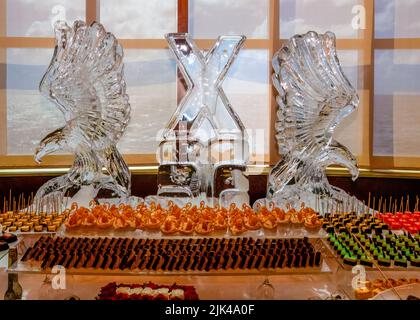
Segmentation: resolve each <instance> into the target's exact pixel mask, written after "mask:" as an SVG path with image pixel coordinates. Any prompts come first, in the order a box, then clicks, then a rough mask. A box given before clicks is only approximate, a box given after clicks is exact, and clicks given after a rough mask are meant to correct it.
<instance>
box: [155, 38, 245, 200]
mask: <svg viewBox="0 0 420 320" xmlns="http://www.w3.org/2000/svg"><path fill="white" fill-rule="evenodd" d="M166 39H167V41H168V43H169V46H170V49H171V50H172V51H173V53H174V54H175V57H176V60H177V64H178V67H179V68H180V70H181V72H182V74H183V76H184V78H185V80H186V81H187V85H188V92H187V94H186V95H185V97H184V98H183V99H182V101H181V102H180V104H179V106H178V108H177V109H176V111H175V113H174V114H173V116H172V118H171V120H170V121H169V123H168V125H167V126H166V129H165V130H164V133H163V137H162V138H163V139H162V140H163V141H162V143H161V145H160V156H161V159H160V164H161V166H160V167H159V175H158V185H159V191H158V194H159V195H163V194H165V195H176V196H180V195H181V194H184V195H187V196H188V197H191V196H197V195H198V194H200V193H206V194H207V195H209V196H211V197H213V198H218V197H220V198H222V197H223V198H224V199H226V198H229V199H232V198H234V197H236V198H237V194H238V193H240V194H246V192H247V186H248V184H247V183H248V181H247V179H246V178H245V177H244V176H243V171H244V167H245V165H246V163H247V160H248V143H247V136H246V132H245V127H244V125H243V124H242V122H241V120H240V119H239V116H238V115H237V114H236V112H235V111H234V110H233V108H232V106H231V104H230V103H229V100H228V98H227V97H226V94H225V93H224V91H223V88H222V83H223V80H224V79H225V78H226V74H227V72H228V70H229V68H230V67H231V65H232V63H233V62H234V60H235V58H236V56H237V55H238V52H239V50H240V49H241V47H242V45H243V43H244V41H245V39H246V37H245V36H220V37H219V38H218V40H217V41H216V43H215V44H214V46H213V47H212V48H211V49H210V50H209V51H208V52H206V53H203V52H202V51H200V49H198V47H197V46H196V44H195V43H194V41H193V40H192V39H191V37H190V36H189V35H188V34H186V33H170V34H167V35H166ZM221 158H223V160H221ZM244 179H245V180H246V181H245V180H244ZM244 198H246V197H244ZM245 201H247V200H245Z"/></svg>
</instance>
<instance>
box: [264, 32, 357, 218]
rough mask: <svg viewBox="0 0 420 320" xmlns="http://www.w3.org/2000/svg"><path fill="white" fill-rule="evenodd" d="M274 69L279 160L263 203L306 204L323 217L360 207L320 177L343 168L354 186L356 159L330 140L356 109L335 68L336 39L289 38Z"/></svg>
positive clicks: (329, 35) (351, 93)
mask: <svg viewBox="0 0 420 320" xmlns="http://www.w3.org/2000/svg"><path fill="white" fill-rule="evenodd" d="M273 68H274V74H273V83H274V85H275V87H276V89H277V91H278V93H279V96H278V97H277V103H278V111H277V122H276V125H275V128H276V138H277V142H278V146H279V151H280V154H281V155H282V159H281V161H279V162H278V163H277V164H276V165H275V166H274V168H273V169H272V170H271V172H270V175H269V179H268V186H267V200H268V201H272V202H273V203H275V204H276V205H277V206H282V207H286V206H287V204H291V205H293V206H299V205H300V202H305V203H306V205H309V206H312V207H313V208H315V207H318V208H319V209H320V207H321V206H323V207H324V211H325V209H326V208H327V207H329V208H334V207H335V208H344V207H347V208H349V207H351V205H352V204H353V206H355V205H357V206H359V205H360V203H359V201H358V200H356V199H355V198H353V197H351V196H349V195H348V194H347V193H345V192H344V191H343V190H341V189H338V188H336V187H334V186H331V185H330V184H329V183H328V180H327V177H326V174H325V169H326V167H327V166H329V165H332V164H338V165H340V166H344V167H346V168H348V169H349V171H350V173H351V175H352V179H353V180H355V179H356V178H357V177H358V174H359V169H358V167H357V162H356V159H355V157H354V156H353V155H352V154H351V152H350V151H349V150H348V149H347V148H346V147H345V146H343V145H341V144H340V143H339V142H337V141H336V140H334V139H333V133H334V130H335V128H336V127H337V125H338V124H339V123H340V122H341V121H342V120H343V119H344V118H345V117H346V116H348V115H349V114H350V113H352V112H353V111H354V110H355V109H356V107H357V106H358V104H359V98H358V95H357V93H356V90H355V89H354V88H353V87H352V86H351V84H350V82H349V81H348V80H347V78H346V76H345V75H344V73H343V71H342V69H341V67H340V63H339V60H338V57H337V53H336V47H335V35H334V34H333V33H331V32H327V33H325V34H320V35H318V34H317V33H315V32H308V33H306V34H304V35H296V36H294V37H293V38H291V39H290V40H289V41H288V42H287V43H286V44H285V45H283V47H282V48H281V49H280V50H279V51H278V52H277V53H276V54H275V55H274V57H273ZM355 202H357V203H355Z"/></svg>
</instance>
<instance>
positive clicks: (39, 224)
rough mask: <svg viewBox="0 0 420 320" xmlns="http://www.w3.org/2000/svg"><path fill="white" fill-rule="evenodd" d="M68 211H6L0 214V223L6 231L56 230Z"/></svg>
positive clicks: (64, 219)
mask: <svg viewBox="0 0 420 320" xmlns="http://www.w3.org/2000/svg"><path fill="white" fill-rule="evenodd" d="M68 215H69V211H68V210H66V211H64V212H63V213H60V214H58V213H56V212H51V213H45V212H41V213H38V214H37V213H35V212H25V211H16V212H13V211H8V212H5V213H1V214H0V224H1V225H2V226H3V230H5V231H7V232H9V233H10V232H13V233H16V232H20V233H28V232H57V231H58V229H59V228H60V227H61V225H62V224H63V223H64V222H65V221H66V219H67V217H68Z"/></svg>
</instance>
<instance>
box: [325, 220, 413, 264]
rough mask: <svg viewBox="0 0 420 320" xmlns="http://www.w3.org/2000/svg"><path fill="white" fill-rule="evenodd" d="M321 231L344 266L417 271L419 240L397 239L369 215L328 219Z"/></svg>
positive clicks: (386, 227) (407, 236)
mask: <svg viewBox="0 0 420 320" xmlns="http://www.w3.org/2000/svg"><path fill="white" fill-rule="evenodd" d="M324 228H325V229H326V231H327V232H329V238H328V241H329V243H330V245H331V247H333V248H334V250H335V251H336V252H337V254H338V255H339V256H341V258H342V259H343V263H344V264H346V265H351V266H354V265H356V264H362V265H365V266H368V267H373V266H374V262H376V263H377V264H378V265H379V266H382V267H402V268H407V267H420V236H419V235H418V234H417V235H412V234H410V233H407V234H402V235H396V234H394V233H392V232H391V231H389V230H388V225H386V224H384V223H382V222H381V221H380V220H379V219H378V218H375V217H373V216H371V215H363V216H356V215H355V214H341V215H327V216H326V218H325V222H324Z"/></svg>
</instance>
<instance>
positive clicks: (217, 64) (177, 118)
mask: <svg viewBox="0 0 420 320" xmlns="http://www.w3.org/2000/svg"><path fill="white" fill-rule="evenodd" d="M245 39H246V38H245V36H221V37H219V38H218V40H217V41H216V43H215V44H214V46H213V47H212V48H211V50H210V51H208V52H207V53H206V54H203V53H202V52H201V51H200V50H199V49H198V48H197V46H196V45H195V43H194V41H193V40H192V39H191V38H190V36H189V35H188V34H186V33H170V34H167V35H166V40H167V41H168V43H169V46H170V48H171V49H172V51H173V52H174V53H175V57H176V61H177V64H178V66H179V68H180V69H181V72H182V74H183V76H184V78H185V79H186V80H187V83H188V92H187V94H186V96H185V97H184V98H183V100H182V101H181V103H180V105H179V106H178V108H177V110H176V111H175V113H174V115H173V116H172V118H171V120H170V122H169V124H168V126H167V131H166V132H165V133H164V138H166V137H167V135H169V132H170V131H172V132H173V131H177V130H179V126H180V123H181V122H182V123H184V125H185V124H186V127H187V130H188V131H189V132H190V134H193V135H194V134H195V135H196V137H195V138H198V139H200V140H208V139H210V138H212V137H210V136H208V135H209V134H210V135H213V136H214V135H218V134H220V133H228V134H229V133H232V132H238V130H239V131H241V132H244V127H243V124H242V122H241V120H240V119H239V117H238V115H237V114H236V113H235V111H234V110H233V109H232V107H231V105H230V103H229V100H228V99H227V97H226V95H225V93H224V91H223V89H222V82H223V80H224V79H225V77H226V74H227V72H228V70H229V68H230V66H231V65H232V63H233V61H234V60H235V58H236V56H237V54H238V52H239V50H240V49H241V47H242V45H243V43H244V41H245ZM200 129H201V133H197V132H199V131H200ZM210 131H213V132H212V133H210ZM203 133H204V136H203ZM206 135H207V136H206Z"/></svg>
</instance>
